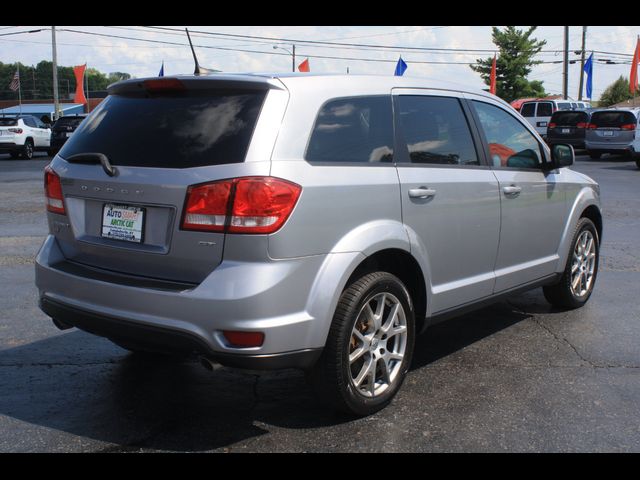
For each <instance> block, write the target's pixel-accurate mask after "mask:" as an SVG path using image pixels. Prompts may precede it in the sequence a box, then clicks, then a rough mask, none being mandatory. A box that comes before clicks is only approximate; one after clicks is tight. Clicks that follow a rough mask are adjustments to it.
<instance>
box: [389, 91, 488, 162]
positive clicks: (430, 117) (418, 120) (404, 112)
mask: <svg viewBox="0 0 640 480" xmlns="http://www.w3.org/2000/svg"><path fill="white" fill-rule="evenodd" d="M398 107H399V108H398V110H399V116H400V128H401V129H402V134H403V136H404V140H405V141H406V143H407V149H408V151H409V158H410V159H411V163H422V164H437V165H479V164H480V162H479V160H478V155H477V152H476V149H475V146H474V143H473V139H472V137H471V132H470V131H469V124H468V123H467V119H466V117H465V115H464V112H463V110H462V106H461V105H460V102H459V101H458V99H457V98H450V97H429V96H417V95H415V96H414V95H402V96H400V97H399V98H398Z"/></svg>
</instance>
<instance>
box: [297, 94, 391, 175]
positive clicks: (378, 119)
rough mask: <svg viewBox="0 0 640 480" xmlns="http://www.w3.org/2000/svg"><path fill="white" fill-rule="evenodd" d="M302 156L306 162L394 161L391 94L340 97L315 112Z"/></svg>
mask: <svg viewBox="0 0 640 480" xmlns="http://www.w3.org/2000/svg"><path fill="white" fill-rule="evenodd" d="M305 158H306V160H307V161H309V162H332V163H381V162H382V163H391V162H393V117H392V113H391V98H390V96H386V95H385V96H371V97H351V98H339V99H335V100H331V101H329V102H328V103H326V104H325V105H324V106H323V107H322V108H321V109H320V112H319V113H318V117H317V118H316V123H315V125H314V128H313V131H312V133H311V138H310V139H309V146H308V147H307V152H306V155H305Z"/></svg>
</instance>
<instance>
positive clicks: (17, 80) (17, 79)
mask: <svg viewBox="0 0 640 480" xmlns="http://www.w3.org/2000/svg"><path fill="white" fill-rule="evenodd" d="M9 88H10V89H11V90H13V91H14V92H15V91H16V90H18V88H20V74H19V73H18V71H17V70H16V74H15V75H14V76H13V80H11V83H10V84H9Z"/></svg>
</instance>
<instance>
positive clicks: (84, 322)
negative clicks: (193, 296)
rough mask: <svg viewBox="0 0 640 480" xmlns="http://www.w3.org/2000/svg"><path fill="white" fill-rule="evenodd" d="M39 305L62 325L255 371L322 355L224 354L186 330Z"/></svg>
mask: <svg viewBox="0 0 640 480" xmlns="http://www.w3.org/2000/svg"><path fill="white" fill-rule="evenodd" d="M39 306H40V308H41V309H42V311H43V312H44V313H46V314H47V315H49V316H50V317H51V318H52V319H54V320H55V322H56V323H57V324H58V325H59V326H64V327H76V328H79V329H80V330H84V331H85V332H89V333H92V334H94V335H99V336H101V337H106V338H110V339H113V340H118V339H123V340H130V341H131V340H133V341H137V342H140V343H143V344H145V345H148V346H151V347H155V348H157V349H158V350H160V351H170V352H195V353H197V354H199V355H202V356H204V357H206V358H208V359H210V360H212V361H216V362H218V363H221V364H222V365H226V366H229V367H238V368H248V369H252V370H272V369H281V368H301V369H309V368H311V367H312V366H313V365H314V364H315V362H316V361H317V360H318V358H319V357H320V355H321V353H322V349H305V350H299V351H293V352H285V353H279V354H263V355H252V354H248V355H238V354H231V353H223V352H217V351H214V350H211V348H210V346H209V345H208V344H207V342H205V341H203V340H202V338H200V337H199V336H197V335H193V334H191V333H188V332H185V331H182V330H177V329H171V328H167V327H159V326H154V325H142V324H140V323H136V322H132V321H129V320H126V319H122V318H115V317H109V316H106V315H102V314H97V313H94V312H90V311H86V310H82V309H79V308H76V307H73V306H70V305H65V304H62V303H59V302H57V301H54V300H50V299H48V298H46V297H43V298H41V299H40V303H39Z"/></svg>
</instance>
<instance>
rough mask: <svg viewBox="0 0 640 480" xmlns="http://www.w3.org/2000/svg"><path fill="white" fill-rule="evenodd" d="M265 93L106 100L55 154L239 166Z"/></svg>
mask: <svg viewBox="0 0 640 480" xmlns="http://www.w3.org/2000/svg"><path fill="white" fill-rule="evenodd" d="M264 97H265V93H264V92H247V91H243V92H203V93H196V92H189V93H186V94H176V95H174V96H164V95H163V96H155V97H142V96H122V95H112V96H109V97H107V98H106V99H105V100H104V101H103V102H102V103H100V105H98V107H97V108H96V109H95V110H94V111H93V112H92V113H91V115H90V116H88V117H87V118H86V119H85V121H84V122H82V124H81V125H80V127H79V128H78V129H77V130H76V134H74V135H73V137H71V138H70V139H69V141H67V143H65V145H64V147H63V148H62V150H61V151H60V156H62V157H63V158H65V157H69V156H71V155H74V154H76V153H86V152H100V153H103V154H105V155H106V156H107V157H108V158H109V160H110V161H111V163H112V164H114V165H129V166H141V167H160V168H187V167H200V166H205V165H218V164H224V163H239V162H243V161H244V157H245V155H246V153H247V149H248V148H249V142H250V141H251V136H252V134H253V129H254V127H255V124H256V121H257V118H258V114H259V112H260V108H261V106H262V102H263V101H264Z"/></svg>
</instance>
